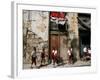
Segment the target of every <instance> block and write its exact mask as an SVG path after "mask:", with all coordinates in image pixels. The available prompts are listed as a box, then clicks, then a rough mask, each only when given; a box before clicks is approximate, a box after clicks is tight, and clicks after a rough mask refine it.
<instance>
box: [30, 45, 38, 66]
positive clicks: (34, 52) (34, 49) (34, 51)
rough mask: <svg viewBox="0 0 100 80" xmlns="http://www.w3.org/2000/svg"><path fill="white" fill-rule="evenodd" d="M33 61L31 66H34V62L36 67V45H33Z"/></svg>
mask: <svg viewBox="0 0 100 80" xmlns="http://www.w3.org/2000/svg"><path fill="white" fill-rule="evenodd" d="M31 54H32V63H31V68H33V63H34V64H35V67H36V58H37V56H36V47H33V51H32V53H31Z"/></svg>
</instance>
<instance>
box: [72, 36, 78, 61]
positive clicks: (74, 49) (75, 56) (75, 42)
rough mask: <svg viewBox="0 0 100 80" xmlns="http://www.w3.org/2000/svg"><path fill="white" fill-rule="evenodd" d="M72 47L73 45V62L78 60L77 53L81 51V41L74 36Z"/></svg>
mask: <svg viewBox="0 0 100 80" xmlns="http://www.w3.org/2000/svg"><path fill="white" fill-rule="evenodd" d="M71 47H72V49H73V50H72V54H73V62H76V61H77V60H78V58H77V54H78V53H79V41H78V39H77V38H74V39H73V40H72V41H71Z"/></svg>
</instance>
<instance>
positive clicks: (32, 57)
mask: <svg viewBox="0 0 100 80" xmlns="http://www.w3.org/2000/svg"><path fill="white" fill-rule="evenodd" d="M31 68H33V57H32V63H31Z"/></svg>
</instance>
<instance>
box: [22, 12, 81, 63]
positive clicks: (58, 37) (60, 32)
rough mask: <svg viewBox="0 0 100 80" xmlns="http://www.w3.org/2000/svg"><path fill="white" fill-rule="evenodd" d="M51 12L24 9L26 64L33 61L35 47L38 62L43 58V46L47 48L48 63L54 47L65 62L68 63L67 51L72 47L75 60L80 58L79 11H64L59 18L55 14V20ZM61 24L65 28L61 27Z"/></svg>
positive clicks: (24, 60)
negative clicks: (41, 56)
mask: <svg viewBox="0 0 100 80" xmlns="http://www.w3.org/2000/svg"><path fill="white" fill-rule="evenodd" d="M57 13H60V12H57ZM50 14H51V12H46V11H31V10H23V63H24V64H25V63H31V52H32V48H33V47H36V48H37V50H36V52H37V56H38V57H39V59H38V62H40V60H41V59H40V54H41V52H42V48H45V52H46V62H47V64H48V60H49V59H50V54H51V50H52V48H53V47H55V48H56V49H57V50H58V54H59V55H60V57H61V58H62V60H63V62H64V63H67V60H68V55H67V51H68V49H69V48H70V47H71V48H72V49H73V50H72V51H73V52H72V53H73V56H74V60H75V61H77V60H80V53H79V25H78V19H77V17H78V13H75V12H63V14H64V17H61V18H59V19H58V18H54V16H53V17H52V19H53V20H51V16H50ZM61 14H62V13H61ZM62 18H63V19H64V20H62ZM59 20H60V21H59ZM59 24H61V25H59ZM61 26H62V27H64V28H63V29H62V28H60V27H61Z"/></svg>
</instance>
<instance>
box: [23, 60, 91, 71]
mask: <svg viewBox="0 0 100 80" xmlns="http://www.w3.org/2000/svg"><path fill="white" fill-rule="evenodd" d="M83 66H91V60H89V61H81V60H79V61H77V62H75V63H74V64H59V65H57V64H55V66H54V65H53V64H52V63H51V64H48V65H45V66H44V65H42V66H39V65H38V64H37V66H35V65H34V64H33V68H31V64H23V69H43V68H47V69H48V68H65V67H66V68H67V67H83Z"/></svg>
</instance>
